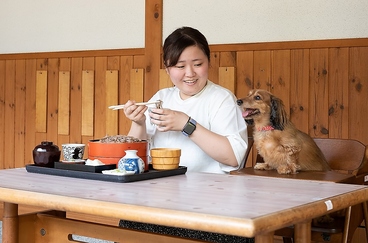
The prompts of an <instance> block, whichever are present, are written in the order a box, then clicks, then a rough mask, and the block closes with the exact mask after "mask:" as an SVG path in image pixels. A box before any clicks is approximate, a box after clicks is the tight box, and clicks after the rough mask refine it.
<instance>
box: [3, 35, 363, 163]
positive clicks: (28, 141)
mask: <svg viewBox="0 0 368 243" xmlns="http://www.w3.org/2000/svg"><path fill="white" fill-rule="evenodd" d="M211 50H214V51H213V52H212V54H211V68H210V72H209V78H210V80H212V81H214V82H215V83H220V84H221V85H223V86H225V87H227V88H229V87H230V89H231V90H233V91H234V93H235V94H236V96H237V97H238V98H242V97H245V96H246V95H247V94H248V92H249V90H250V89H253V88H263V89H267V90H269V91H271V92H273V93H275V94H276V95H277V96H279V97H281V98H282V99H283V101H284V103H285V106H286V108H287V111H288V112H290V117H291V120H292V121H293V123H294V124H295V125H296V126H297V128H299V129H300V130H302V131H304V132H307V133H309V134H310V135H311V136H312V137H336V138H340V137H341V138H354V139H357V140H360V141H362V142H363V143H365V144H368V134H367V133H368V132H367V131H365V130H364V129H363V128H364V127H365V124H366V121H365V114H367V113H368V106H367V102H366V100H367V98H368V89H367V85H368V84H367V80H368V70H367V66H366V65H367V63H368V40H367V39H366V41H365V42H363V41H362V40H360V39H356V40H355V39H352V40H346V41H345V40H335V41H328V42H327V41H323V42H321V41H305V42H301V43H300V44H299V45H298V43H296V42H290V43H258V44H257V45H251V44H236V45H233V44H229V45H222V46H218V45H215V46H211ZM135 51H136V52H135ZM4 57H7V58H4ZM145 65H146V61H145V56H144V51H142V50H116V51H108V52H107V51H106V52H103V51H101V52H99V51H90V52H89V51H86V52H75V53H73V52H70V53H64V52H60V53H50V57H47V54H46V53H40V54H29V55H27V54H24V55H14V56H12V55H10V56H9V55H0V169H1V168H12V167H20V166H23V165H25V164H29V163H32V162H33V159H32V150H33V148H34V147H35V146H36V145H37V144H39V143H40V142H41V141H45V140H52V142H54V143H55V144H57V145H59V146H61V144H63V143H67V142H82V143H86V144H87V143H88V141H89V140H90V139H95V138H101V137H103V136H105V135H107V134H110V133H118V134H127V133H128V131H129V128H130V124H131V122H130V121H129V120H128V119H126V118H125V116H124V113H123V111H122V110H119V111H114V112H112V111H110V110H108V108H107V107H108V104H109V103H116V104H124V103H126V102H127V100H129V99H134V100H136V101H146V100H148V99H149V98H150V95H148V94H147V93H145V90H146V88H145V86H146V85H152V87H153V86H154V85H157V86H158V87H164V86H172V84H171V81H170V80H169V78H168V76H167V75H166V73H165V71H164V69H162V68H161V69H160V70H158V73H159V78H158V79H154V80H152V79H150V78H148V77H147V76H146V75H145V73H146V70H145ZM65 80H69V82H70V87H69V88H67V85H66V86H63V85H65V83H64V82H65ZM41 90H44V91H43V92H41ZM45 90H47V92H46V91H45ZM68 93H69V94H70V96H69V97H67V94H68ZM111 94H112V95H111ZM108 95H111V96H108ZM90 96H92V97H91V98H90ZM42 101H43V102H42ZM68 102H69V105H65V104H66V103H68ZM41 107H42V109H40V108H41ZM109 112H112V113H109ZM67 116H69V118H66V117H67ZM64 125H65V126H66V127H67V126H69V130H68V129H65V130H63V129H64V128H65V127H64V128H63V129H61V127H63V126H64ZM40 127H41V128H40ZM5 141H6V142H5ZM20 150H21V151H20ZM252 153H253V154H252V156H251V157H250V158H251V160H250V161H247V165H248V166H250V165H252V163H253V161H255V157H256V151H255V150H253V151H252ZM85 155H86V156H88V150H87V151H86V154H85ZM249 162H250V163H249Z"/></svg>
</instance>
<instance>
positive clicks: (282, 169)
mask: <svg viewBox="0 0 368 243" xmlns="http://www.w3.org/2000/svg"><path fill="white" fill-rule="evenodd" d="M299 169H300V167H299V166H298V165H296V164H287V165H280V166H279V167H277V173H279V174H296V173H298V170H299Z"/></svg>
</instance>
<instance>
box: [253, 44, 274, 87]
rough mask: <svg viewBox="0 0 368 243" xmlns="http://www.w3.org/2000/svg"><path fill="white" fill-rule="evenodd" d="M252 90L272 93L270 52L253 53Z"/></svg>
mask: <svg viewBox="0 0 368 243" xmlns="http://www.w3.org/2000/svg"><path fill="white" fill-rule="evenodd" d="M253 67H254V69H253V76H254V86H253V88H254V89H265V90H268V91H271V92H272V84H271V69H272V67H271V51H255V52H254V65H253Z"/></svg>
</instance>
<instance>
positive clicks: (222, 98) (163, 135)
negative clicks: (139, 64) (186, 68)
mask: <svg viewBox="0 0 368 243" xmlns="http://www.w3.org/2000/svg"><path fill="white" fill-rule="evenodd" d="M156 100H162V101H163V103H162V107H163V108H168V109H171V110H177V111H182V112H184V113H186V114H187V115H188V116H190V117H192V118H193V119H194V120H196V121H197V123H199V124H201V125H202V126H203V127H205V128H207V129H208V130H210V131H212V132H215V133H217V134H220V135H223V136H226V137H227V139H228V140H229V142H230V144H231V146H232V149H233V151H234V154H235V156H236V159H237V161H238V164H239V166H238V167H232V166H228V165H224V164H221V163H219V162H218V161H216V160H214V159H212V158H211V157H210V156H208V155H207V154H206V153H205V152H203V151H202V149H201V148H199V147H198V146H197V145H196V144H195V143H194V142H192V140H191V139H190V138H188V137H186V136H185V135H183V134H182V133H181V131H169V132H160V131H158V130H156V126H155V125H152V124H151V123H150V119H149V115H148V113H146V117H147V119H146V125H147V134H148V137H149V141H150V146H149V148H180V149H181V157H180V165H181V166H186V167H187V168H188V171H196V172H211V173H226V172H229V171H231V170H235V169H238V168H239V167H240V166H243V165H244V155H245V152H246V149H247V141H248V135H247V127H246V123H245V121H244V119H243V117H242V115H241V111H240V108H239V106H238V105H237V104H236V98H235V96H234V94H233V93H231V92H230V91H229V90H227V89H225V88H224V87H221V86H219V85H217V84H214V83H213V82H211V81H209V80H208V81H207V85H206V86H205V87H204V89H203V90H202V91H201V92H199V93H198V94H196V95H194V96H192V97H190V98H188V99H186V100H182V99H181V98H180V95H179V89H177V88H176V87H171V88H165V89H162V90H159V91H158V92H157V93H156V94H155V95H154V96H153V97H152V98H151V99H150V101H156ZM147 112H148V111H147ZM203 139H206V138H203Z"/></svg>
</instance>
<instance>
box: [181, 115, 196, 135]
mask: <svg viewBox="0 0 368 243" xmlns="http://www.w3.org/2000/svg"><path fill="white" fill-rule="evenodd" d="M196 128H197V122H196V121H195V120H194V119H193V118H191V117H189V120H188V122H187V124H185V126H184V128H183V130H182V131H181V132H182V133H183V134H184V135H185V136H187V137H189V136H190V135H192V133H193V132H194V130H195V129H196Z"/></svg>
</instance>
